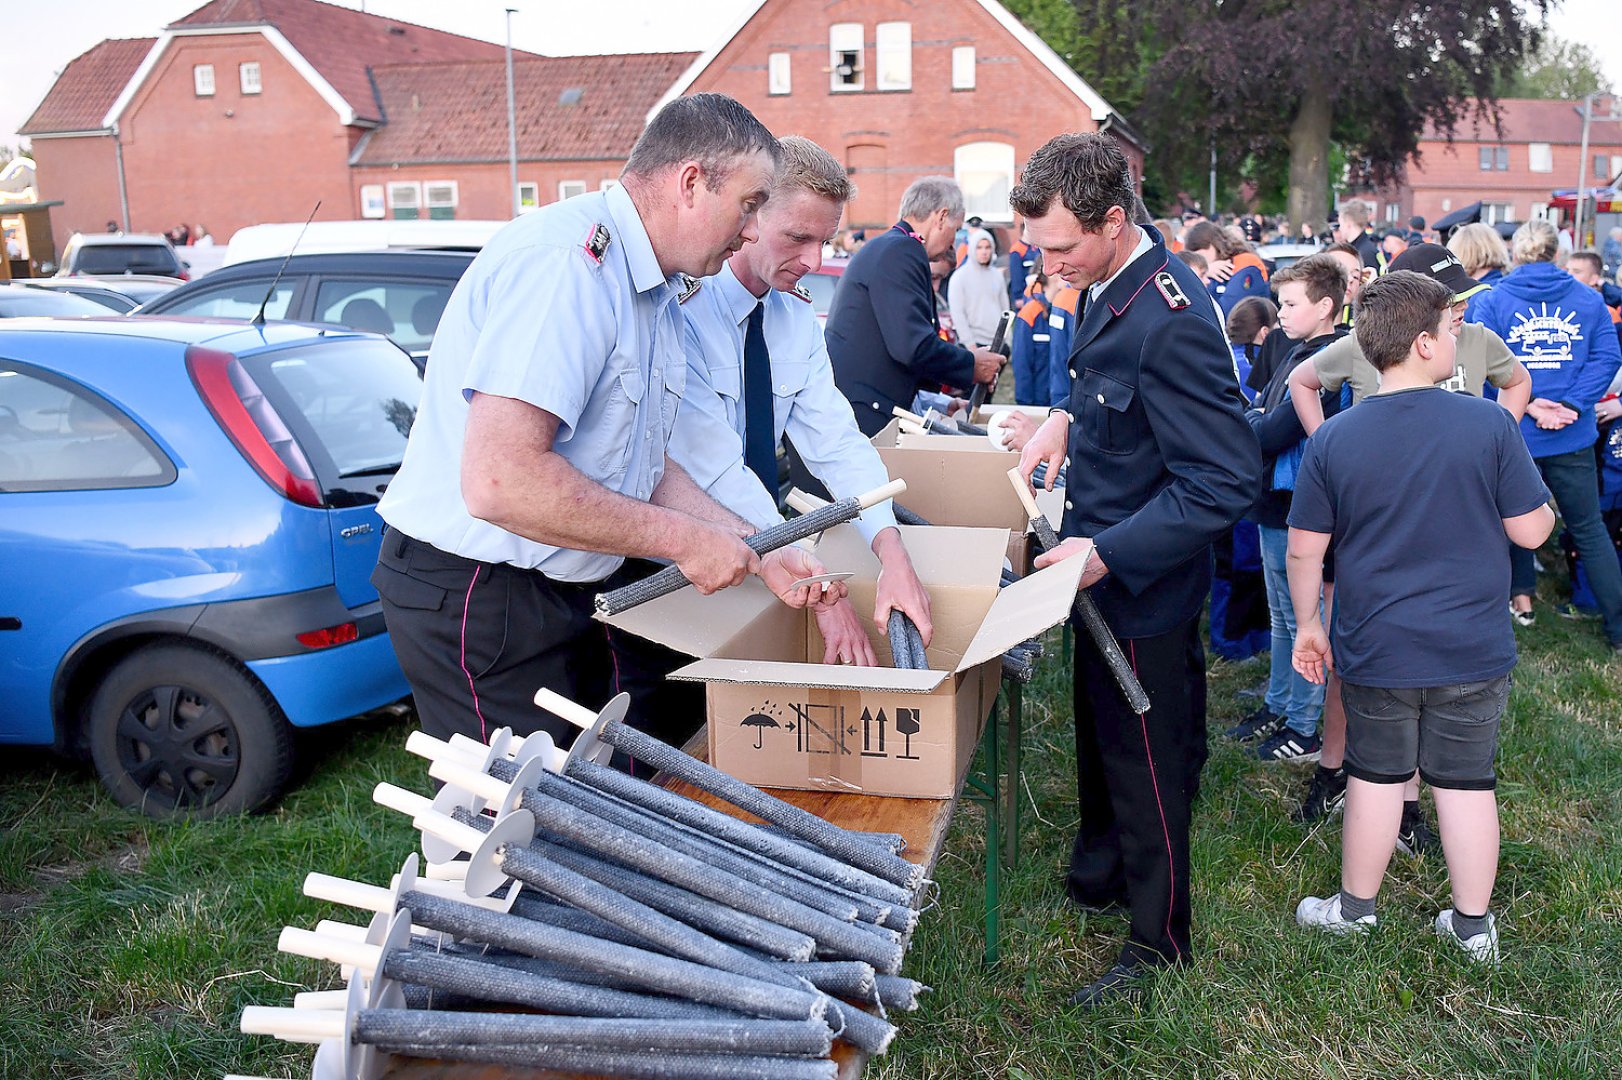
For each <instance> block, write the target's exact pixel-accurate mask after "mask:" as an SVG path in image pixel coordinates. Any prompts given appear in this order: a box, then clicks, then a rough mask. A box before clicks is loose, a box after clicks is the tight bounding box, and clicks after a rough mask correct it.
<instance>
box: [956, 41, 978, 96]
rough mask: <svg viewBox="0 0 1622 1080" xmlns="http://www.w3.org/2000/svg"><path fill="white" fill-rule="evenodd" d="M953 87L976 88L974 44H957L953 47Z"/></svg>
mask: <svg viewBox="0 0 1622 1080" xmlns="http://www.w3.org/2000/svg"><path fill="white" fill-rule="evenodd" d="M952 89H953V90H973V89H974V46H973V45H956V46H953V48H952Z"/></svg>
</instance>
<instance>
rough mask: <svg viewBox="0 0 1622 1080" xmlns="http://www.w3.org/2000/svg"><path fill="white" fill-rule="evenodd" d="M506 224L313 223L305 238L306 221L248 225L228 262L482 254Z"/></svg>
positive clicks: (235, 241)
mask: <svg viewBox="0 0 1622 1080" xmlns="http://www.w3.org/2000/svg"><path fill="white" fill-rule="evenodd" d="M506 224H507V222H505V221H312V222H310V227H309V229H308V230H307V231H305V233H304V238H303V239H302V240H300V239H299V232H300V230H303V229H304V223H303V222H302V221H290V222H276V223H273V224H269V225H248V226H246V227H244V228H241V229H238V230H237V231H236V233H235V234H233V235H232V237H231V243H230V245H229V246H228V247H227V248H226V249H225V262H224V264H223V265H225V266H230V265H231V264H233V263H239V262H247V261H249V260H250V259H273V258H278V257H280V256H283V255H286V254H287V253H288V252H289V251H291V250H293V245H294V243H295V242H296V243H297V244H298V253H299V254H300V255H315V254H320V253H325V252H344V251H387V250H388V249H390V248H418V249H422V248H439V249H454V250H461V251H478V250H479V249H480V248H482V247H484V245H485V242H486V241H488V240H489V239H490V237H492V236H494V235H495V234H496V230H497V229H500V228H501V227H502V226H503V225H506Z"/></svg>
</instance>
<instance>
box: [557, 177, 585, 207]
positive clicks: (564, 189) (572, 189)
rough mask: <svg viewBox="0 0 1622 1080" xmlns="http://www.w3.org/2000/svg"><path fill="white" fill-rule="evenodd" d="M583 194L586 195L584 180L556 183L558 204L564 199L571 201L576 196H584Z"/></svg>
mask: <svg viewBox="0 0 1622 1080" xmlns="http://www.w3.org/2000/svg"><path fill="white" fill-rule="evenodd" d="M585 193H586V182H585V181H584V180H559V181H558V201H559V202H561V201H563V200H564V199H572V198H574V197H575V196H576V195H584V194H585Z"/></svg>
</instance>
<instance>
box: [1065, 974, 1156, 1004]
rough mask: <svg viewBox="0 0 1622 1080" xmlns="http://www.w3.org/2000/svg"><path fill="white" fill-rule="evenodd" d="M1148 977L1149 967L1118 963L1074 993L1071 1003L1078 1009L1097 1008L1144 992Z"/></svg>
mask: <svg viewBox="0 0 1622 1080" xmlns="http://www.w3.org/2000/svg"><path fill="white" fill-rule="evenodd" d="M1148 978H1149V969H1148V968H1145V967H1140V966H1138V965H1137V964H1121V963H1117V964H1116V965H1115V966H1114V967H1112V968H1110V969H1109V970H1108V971H1106V972H1104V974H1102V975H1100V976H1099V977H1098V978H1096V979H1094V980H1093V981H1092V982H1090V983H1088V984H1087V985H1086V986H1083V987H1082V988H1081V989H1080V990H1077V991H1076V992H1075V993H1074V994H1072V995H1071V996H1070V1005H1071V1007H1073V1008H1077V1009H1096V1008H1099V1007H1100V1006H1103V1005H1108V1004H1109V1003H1110V1002H1112V1001H1117V1000H1119V999H1121V998H1124V997H1133V996H1136V995H1139V994H1142V993H1143V991H1144V984H1145V983H1146V982H1147V981H1148Z"/></svg>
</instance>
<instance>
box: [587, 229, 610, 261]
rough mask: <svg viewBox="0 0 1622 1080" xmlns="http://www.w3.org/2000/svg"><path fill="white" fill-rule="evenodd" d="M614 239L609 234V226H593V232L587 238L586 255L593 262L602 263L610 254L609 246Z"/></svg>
mask: <svg viewBox="0 0 1622 1080" xmlns="http://www.w3.org/2000/svg"><path fill="white" fill-rule="evenodd" d="M613 239H614V238H613V236H611V235H610V234H609V231H608V226H606V225H593V226H592V227H591V232H590V234H588V235H587V237H586V244H585V248H586V254H587V255H590V256H591V261H592V262H595V263H600V262H602V261H603V256H604V255H605V254H607V253H608V245H609V243H610V242H611V241H612V240H613Z"/></svg>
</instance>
